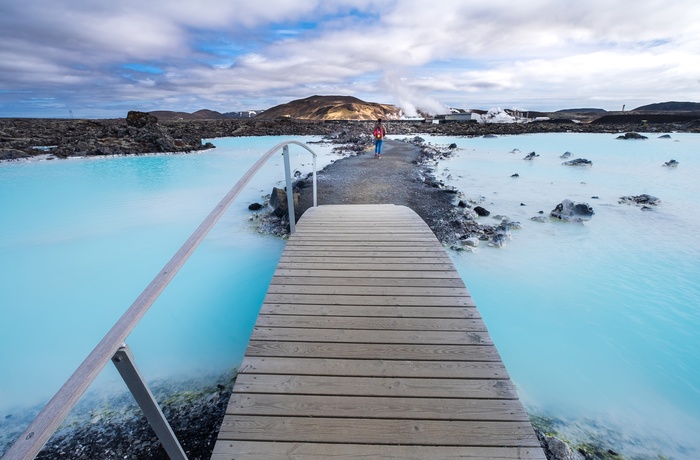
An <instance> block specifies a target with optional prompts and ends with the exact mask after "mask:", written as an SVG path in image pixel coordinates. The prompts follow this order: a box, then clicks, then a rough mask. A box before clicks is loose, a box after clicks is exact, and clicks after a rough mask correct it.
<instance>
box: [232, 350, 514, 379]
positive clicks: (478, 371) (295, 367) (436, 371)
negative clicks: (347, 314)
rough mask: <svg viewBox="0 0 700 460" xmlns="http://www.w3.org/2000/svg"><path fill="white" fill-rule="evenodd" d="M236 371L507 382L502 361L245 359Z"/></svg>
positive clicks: (251, 357)
mask: <svg viewBox="0 0 700 460" xmlns="http://www.w3.org/2000/svg"><path fill="white" fill-rule="evenodd" d="M239 372H242V373H247V374H296V375H331V376H332V375H334V376H350V377H352V376H354V377H371V376H379V377H413V378H416V377H424V378H471V379H494V380H503V379H508V378H509V377H508V372H507V371H506V368H505V366H504V365H503V363H501V362H479V361H476V362H471V361H409V360H392V359H376V360H369V359H332V358H330V359H328V358H326V359H324V358H300V357H296V358H294V359H288V358H276V357H269V356H268V357H256V356H246V357H245V359H244V360H243V363H242V364H241V367H240V369H239Z"/></svg>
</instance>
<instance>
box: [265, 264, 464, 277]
mask: <svg viewBox="0 0 700 460" xmlns="http://www.w3.org/2000/svg"><path fill="white" fill-rule="evenodd" d="M405 268H406V267H404V269H405ZM274 276H275V277H277V276H322V277H336V278H363V279H376V278H393V279H396V278H399V279H454V280H458V279H460V280H461V278H459V274H458V273H457V272H456V271H454V270H431V271H425V272H419V271H414V270H393V271H392V270H383V271H380V270H374V269H368V270H349V269H348V268H347V267H346V268H345V269H344V270H342V271H341V270H329V269H318V268H307V269H300V268H298V267H297V268H283V267H280V266H277V270H276V271H275V274H274ZM273 279H274V278H273Z"/></svg>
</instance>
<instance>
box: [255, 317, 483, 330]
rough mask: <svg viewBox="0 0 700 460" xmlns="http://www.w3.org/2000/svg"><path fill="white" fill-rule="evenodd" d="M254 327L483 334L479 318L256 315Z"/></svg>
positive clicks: (481, 322)
mask: <svg viewBox="0 0 700 460" xmlns="http://www.w3.org/2000/svg"><path fill="white" fill-rule="evenodd" d="M255 326H256V327H297V328H307V329H311V328H313V329H338V327H342V328H344V329H365V330H367V329H369V330H381V331H390V330H394V331H443V332H444V331H486V325H485V324H484V322H483V321H482V320H480V319H466V318H459V319H455V318H450V319H446V318H377V317H369V318H368V317H354V316H345V317H337V316H336V317H330V316H310V315H305V316H302V315H265V314H261V315H260V316H258V321H257V322H256V323H255Z"/></svg>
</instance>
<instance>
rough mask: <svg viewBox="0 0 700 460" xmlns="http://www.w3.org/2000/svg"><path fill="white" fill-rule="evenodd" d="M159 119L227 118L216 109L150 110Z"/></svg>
mask: <svg viewBox="0 0 700 460" xmlns="http://www.w3.org/2000/svg"><path fill="white" fill-rule="evenodd" d="M148 113H150V114H151V115H153V116H155V117H156V118H158V119H159V120H217V119H221V118H227V117H226V116H225V115H224V114H223V113H220V112H216V111H214V110H206V109H204V110H198V111H196V112H194V113H187V112H171V111H170V110H156V111H153V112H148Z"/></svg>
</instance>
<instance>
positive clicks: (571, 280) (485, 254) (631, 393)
mask: <svg viewBox="0 0 700 460" xmlns="http://www.w3.org/2000/svg"><path fill="white" fill-rule="evenodd" d="M648 137H649V139H648V140H644V141H623V140H617V139H616V136H613V135H607V134H541V135H520V136H502V137H499V138H495V139H489V138H472V139H465V138H445V137H441V138H436V137H433V138H431V137H426V138H425V139H426V140H427V141H430V142H433V143H438V144H444V143H452V142H454V143H456V144H457V145H458V147H459V148H460V150H459V152H458V154H457V156H456V157H455V158H453V159H450V160H448V161H444V162H442V163H441V164H440V165H439V166H438V167H437V174H438V176H439V177H441V178H443V179H445V181H446V182H447V183H451V184H454V185H456V186H457V187H458V188H459V189H460V190H462V191H463V193H464V197H463V198H464V199H471V200H473V201H476V202H479V203H481V205H482V206H483V207H485V208H486V209H488V210H489V211H491V213H492V216H493V215H506V216H508V217H509V218H511V219H512V220H515V221H519V222H520V223H521V224H522V229H520V230H512V240H511V241H509V242H508V243H507V246H505V247H503V248H498V249H497V248H490V247H488V246H482V247H480V248H478V249H477V250H476V252H475V253H459V254H453V260H454V262H455V265H456V266H457V267H458V270H459V271H460V273H461V274H462V277H463V279H464V280H465V283H466V284H467V287H468V288H469V290H470V292H471V293H472V295H473V296H474V298H475V300H476V303H477V305H478V307H479V309H480V311H481V313H482V315H483V316H484V319H485V322H486V324H487V326H488V328H489V330H490V332H491V334H492V336H493V339H494V341H495V343H496V345H497V346H498V349H499V351H500V353H501V355H502V357H503V360H504V362H505V363H506V366H507V368H508V370H509V372H510V374H511V377H512V379H513V380H514V381H515V383H516V385H517V386H518V389H519V393H520V396H521V398H522V399H523V401H524V402H525V404H526V406H527V407H528V410H529V412H530V413H536V414H541V415H551V416H555V417H559V418H561V419H563V420H565V421H568V425H567V428H566V429H565V432H566V434H567V436H568V437H569V438H570V439H572V440H579V441H585V440H588V439H592V438H595V437H596V436H599V437H601V438H612V439H614V443H615V448H616V449H621V450H622V451H623V453H625V454H627V455H629V456H639V457H644V456H649V457H650V458H654V454H655V453H663V454H666V455H668V456H671V457H672V458H700V441H699V439H700V438H699V437H698V435H697V433H700V335H699V333H700V284H698V280H700V213H699V211H700V206H698V202H697V197H698V196H699V195H700V185H699V183H698V176H699V174H700V155H699V153H700V136H697V135H692V134H671V139H660V138H659V134H648ZM532 151H534V152H536V153H537V154H538V155H539V157H537V158H536V159H535V160H533V161H525V160H523V157H524V156H525V155H526V154H528V153H530V152H532ZM566 151H570V152H571V153H572V154H573V155H572V157H571V159H573V158H586V159H589V160H591V161H592V162H593V166H592V167H571V166H564V165H562V162H563V161H565V160H563V159H561V158H560V155H562V154H563V153H564V152H566ZM670 159H675V160H677V161H679V162H680V165H679V166H678V168H667V167H663V166H662V164H663V163H665V162H666V161H669V160H670ZM516 173H517V174H518V175H519V177H517V178H514V177H511V176H512V175H513V174H516ZM643 193H646V194H650V195H654V196H656V197H658V198H660V199H661V205H660V206H658V207H657V208H655V209H653V210H651V211H642V210H641V208H639V207H636V206H630V205H627V204H619V203H618V199H619V198H620V197H622V196H627V195H640V194H643ZM592 197H597V198H592ZM566 198H568V199H571V200H573V201H575V202H586V203H588V204H590V205H591V206H592V207H593V209H594V211H595V215H594V216H593V218H592V219H591V220H590V221H589V222H586V223H584V224H572V223H563V222H560V221H554V220H548V221H547V222H545V223H540V222H535V221H532V220H531V217H533V216H538V215H539V211H544V213H545V215H548V214H549V212H550V211H551V210H552V209H554V207H555V206H556V205H557V204H558V203H559V202H561V201H562V200H563V199H566ZM480 221H482V222H486V223H488V222H492V223H493V222H498V220H496V219H494V218H493V217H482V218H480ZM609 430H613V432H612V433H611V432H609Z"/></svg>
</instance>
